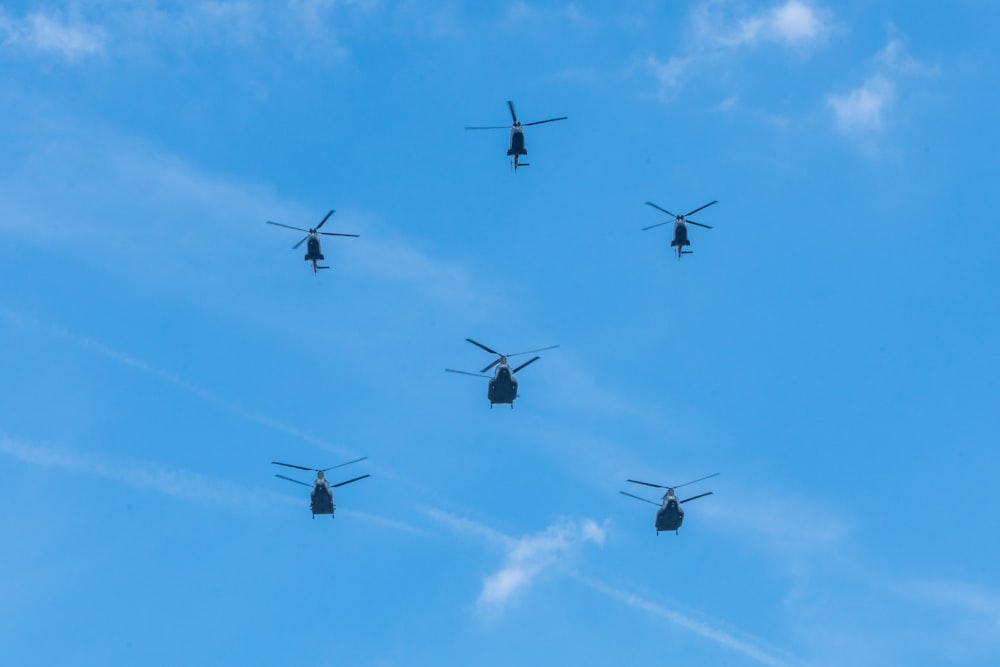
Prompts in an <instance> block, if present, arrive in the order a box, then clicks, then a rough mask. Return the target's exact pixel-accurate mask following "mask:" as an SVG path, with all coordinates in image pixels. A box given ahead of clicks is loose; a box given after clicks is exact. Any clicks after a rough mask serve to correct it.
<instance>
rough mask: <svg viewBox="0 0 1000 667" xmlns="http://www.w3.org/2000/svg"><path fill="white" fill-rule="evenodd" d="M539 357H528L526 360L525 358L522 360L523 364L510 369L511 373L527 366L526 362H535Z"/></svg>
mask: <svg viewBox="0 0 1000 667" xmlns="http://www.w3.org/2000/svg"><path fill="white" fill-rule="evenodd" d="M539 359H541V357H532V358H531V359H528V360H527V361H526V362H524V363H523V364H521V365H520V366H518V367H517V368H515V369H514V370H512V371H511V374H514V373H516V372H518V371H519V370H521V369H522V368H524V367H525V366H527V365H528V364H533V363H535V362H536V361H538V360H539Z"/></svg>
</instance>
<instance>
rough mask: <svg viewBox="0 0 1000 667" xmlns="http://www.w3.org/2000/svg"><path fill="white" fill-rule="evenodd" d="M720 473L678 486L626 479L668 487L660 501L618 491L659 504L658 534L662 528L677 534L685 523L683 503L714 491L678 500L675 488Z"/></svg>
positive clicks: (656, 524) (637, 482)
mask: <svg viewBox="0 0 1000 667" xmlns="http://www.w3.org/2000/svg"><path fill="white" fill-rule="evenodd" d="M718 474H719V473H717V472H715V473H712V474H711V475H708V476H706V477H700V478H698V479H696V480H694V481H691V482H685V483H683V484H678V485H676V486H663V485H662V484H650V483H649V482H640V481H639V480H637V479H629V480H626V481H628V482H632V483H633V484H643V485H645V486H652V487H655V488H657V489H666V490H667V492H666V493H664V494H663V499H662V500H661V501H660V502H658V503H657V502H654V501H652V500H647V499H646V498H642V497H640V496H634V495H632V494H631V493H629V492H627V491H619V492H618V493H620V494H622V495H623V496H628V497H629V498H635V499H636V500H641V501H643V502H645V503H651V504H653V505H659V507H660V509H658V510H657V511H656V521H655V522H654V523H653V525H654V526H655V528H656V534H657V535H659V534H660V531H661V530H672V531H674V533H675V534H680V530H679V529H680V527H681V524H682V523H684V510H683V509H681V505H682V504H683V503H686V502H690V501H692V500H696V499H698V498H704V497H705V496H710V495H712V492H711V491H709V492H708V493H701V494H699V495H697V496H691V497H690V498H685V499H684V500H677V496H676V495H674V489H679V488H681V487H682V486H687V485H688V484H694V483H695V482H700V481H702V480H706V479H708V478H709V477H715V476H716V475H718Z"/></svg>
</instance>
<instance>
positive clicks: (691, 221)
mask: <svg viewBox="0 0 1000 667" xmlns="http://www.w3.org/2000/svg"><path fill="white" fill-rule="evenodd" d="M684 222H686V223H687V224H689V225H698V226H699V227H704V228H705V229H711V226H709V225H703V224H701V223H700V222H695V221H694V220H685V221H684Z"/></svg>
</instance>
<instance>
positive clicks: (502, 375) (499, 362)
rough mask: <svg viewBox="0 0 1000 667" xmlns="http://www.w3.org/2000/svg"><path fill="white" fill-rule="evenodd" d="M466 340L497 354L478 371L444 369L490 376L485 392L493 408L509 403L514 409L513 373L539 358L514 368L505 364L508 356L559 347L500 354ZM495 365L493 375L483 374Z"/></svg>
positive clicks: (537, 357) (551, 348) (515, 381)
mask: <svg viewBox="0 0 1000 667" xmlns="http://www.w3.org/2000/svg"><path fill="white" fill-rule="evenodd" d="M465 340H466V341H468V342H470V343H472V344H473V345H475V346H476V347H478V348H482V349H484V350H486V351H487V352H489V353H490V354H495V355H497V358H496V359H495V360H494V361H493V363H491V364H490V365H489V366H487V367H486V368H484V369H483V370H481V371H479V372H478V373H468V372H466V371H456V370H453V369H451V368H446V369H445V371H447V372H449V373H460V374H462V375H471V376H473V377H481V378H490V387H489V391H488V392H487V394H486V395H487V397H488V398H489V399H490V408H491V409H492V408H493V405H494V404H497V403H499V404H501V405H510V407H511V409H514V399H515V398H517V380H516V379H515V378H514V374H515V373H517V372H518V371H519V370H521V369H522V368H524V367H525V366H527V365H528V364H533V363H534V362H536V361H538V360H539V359H541V357H539V356H534V357H532V358H531V359H528V360H527V361H526V362H524V363H523V364H521V365H520V366H518V367H517V368H515V369H513V370H512V369H511V367H510V366H509V365H508V364H507V359H508V358H509V357H517V356H519V355H522V354H531V353H533V352H544V351H545V350H554V349H555V348H557V347H559V346H558V345H550V346H549V347H542V348H539V349H537V350H528V351H527V352H515V353H514V354H500V353H499V352H497V351H496V350H491V349H490V348H488V347H486V346H485V345H483V344H482V343H477V342H476V341H474V340H472V339H471V338H466V339H465ZM494 366H496V368H497V369H496V372H495V373H494V374H493V377H490V376H489V375H483V373H486V372H487V371H488V370H490V369H491V368H493V367H494Z"/></svg>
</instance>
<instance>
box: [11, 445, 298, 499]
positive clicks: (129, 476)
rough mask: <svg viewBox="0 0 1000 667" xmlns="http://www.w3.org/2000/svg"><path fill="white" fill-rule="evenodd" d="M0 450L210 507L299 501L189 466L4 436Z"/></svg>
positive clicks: (26, 460)
mask: <svg viewBox="0 0 1000 667" xmlns="http://www.w3.org/2000/svg"><path fill="white" fill-rule="evenodd" d="M0 453H2V454H4V455H6V456H8V457H10V458H13V459H16V460H18V461H21V462H23V463H28V464H31V465H36V466H42V467H46V468H58V469H61V470H68V471H70V472H74V473H79V474H84V475H89V476H92V477H100V478H102V479H109V480H112V481H115V482H119V483H121V484H125V485H128V486H131V487H134V488H138V489H143V490H149V491H155V492H157V493H161V494H163V495H166V496H170V497H172V498H177V499H179V500H184V501H187V502H193V503H196V504H198V505H205V506H208V507H213V508H221V509H228V510H237V511H248V512H251V513H261V512H264V511H266V510H268V509H269V508H271V507H273V506H274V505H275V504H276V503H280V504H284V505H288V504H301V503H302V501H301V499H297V498H292V497H290V496H285V495H281V494H278V493H274V492H270V491H262V490H259V489H252V488H248V487H244V486H240V485H237V484H233V483H232V482H228V481H226V480H222V479H218V478H214V477H209V476H208V475H203V474H201V473H197V472H193V471H189V470H177V469H171V468H166V467H164V466H162V465H159V464H157V463H153V462H150V461H114V460H110V459H104V458H102V457H100V456H98V455H94V454H87V455H83V454H80V453H78V452H75V451H72V450H68V449H57V448H54V447H46V446H42V445H36V444H29V443H25V442H22V441H19V440H14V439H11V438H8V437H0Z"/></svg>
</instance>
